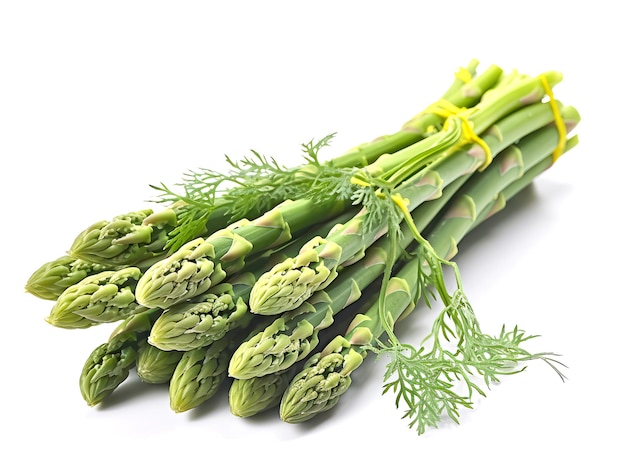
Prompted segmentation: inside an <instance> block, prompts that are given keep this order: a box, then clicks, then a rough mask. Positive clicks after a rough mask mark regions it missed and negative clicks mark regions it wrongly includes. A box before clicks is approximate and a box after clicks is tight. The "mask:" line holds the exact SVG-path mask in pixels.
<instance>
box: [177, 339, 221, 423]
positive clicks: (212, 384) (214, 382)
mask: <svg viewBox="0 0 626 471" xmlns="http://www.w3.org/2000/svg"><path fill="white" fill-rule="evenodd" d="M231 342H232V339H230V338H228V336H226V337H222V338H221V339H219V340H217V341H215V342H214V343H212V344H211V345H209V346H208V347H201V348H196V349H193V350H189V351H187V352H184V353H183V356H182V358H181V359H180V361H179V362H178V364H177V365H176V369H175V370H174V374H173V376H172V379H171V381H170V388H169V394H170V407H171V409H172V410H173V411H174V412H177V413H180V412H186V411H188V410H191V409H194V408H196V407H198V406H199V405H200V404H202V403H204V402H206V401H207V400H209V399H210V398H211V397H213V396H214V395H215V393H216V392H217V391H218V390H219V387H220V386H221V384H222V383H223V382H224V380H226V378H227V368H228V361H229V359H230V354H231V352H232V346H231Z"/></svg>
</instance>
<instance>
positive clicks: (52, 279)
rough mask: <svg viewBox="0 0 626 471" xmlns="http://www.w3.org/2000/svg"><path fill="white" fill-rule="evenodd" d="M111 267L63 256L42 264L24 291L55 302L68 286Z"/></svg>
mask: <svg viewBox="0 0 626 471" xmlns="http://www.w3.org/2000/svg"><path fill="white" fill-rule="evenodd" d="M111 268H113V267H111V266H109V265H102V264H99V263H92V262H87V261H85V260H80V259H77V258H75V257H72V256H70V255H63V256H61V257H59V258H56V259H55V260H52V261H50V262H46V263H44V264H43V265H42V266H41V267H39V268H38V269H37V270H36V271H35V272H33V274H32V275H31V276H30V278H29V279H28V281H27V282H26V291H27V292H28V293H30V294H32V295H34V296H37V297H38V298H41V299H46V300H51V301H56V300H57V298H58V297H59V296H60V295H61V293H63V291H65V290H66V289H67V288H69V287H70V286H72V285H74V284H76V283H78V282H79V281H81V280H83V279H85V278H87V277H88V276H90V275H94V274H96V273H100V272H103V271H107V270H111Z"/></svg>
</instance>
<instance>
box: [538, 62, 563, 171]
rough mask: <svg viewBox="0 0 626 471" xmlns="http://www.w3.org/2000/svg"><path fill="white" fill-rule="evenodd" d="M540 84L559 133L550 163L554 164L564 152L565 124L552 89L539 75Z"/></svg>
mask: <svg viewBox="0 0 626 471" xmlns="http://www.w3.org/2000/svg"><path fill="white" fill-rule="evenodd" d="M539 78H540V79H541V84H542V85H543V88H544V89H545V91H546V95H548V98H549V102H550V108H552V113H554V124H555V126H556V129H557V131H558V132H559V142H558V144H557V145H556V148H555V149H554V151H553V152H552V163H554V162H556V161H557V159H558V158H559V157H561V155H562V154H563V151H564V150H565V143H566V141H567V128H566V127H565V123H564V122H563V117H562V116H561V113H560V111H559V105H558V104H557V102H556V100H555V99H554V93H552V88H551V87H550V84H549V83H548V79H547V78H546V77H545V75H543V74H542V75H540V76H539Z"/></svg>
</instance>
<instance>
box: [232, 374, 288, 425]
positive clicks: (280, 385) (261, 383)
mask: <svg viewBox="0 0 626 471" xmlns="http://www.w3.org/2000/svg"><path fill="white" fill-rule="evenodd" d="M295 373H296V368H294V367H291V368H287V369H284V370H281V371H278V372H276V373H272V374H267V375H265V376H252V377H250V378H246V379H238V378H235V379H233V381H232V383H231V385H230V388H229V390H228V404H229V406H230V411H231V413H232V414H233V415H236V416H237V417H252V416H253V415H257V414H260V413H261V412H265V411H266V410H269V409H272V408H274V407H276V406H278V405H279V404H280V400H281V398H282V396H283V394H284V392H285V390H286V389H287V386H289V383H290V382H291V379H292V378H293V376H294V375H295Z"/></svg>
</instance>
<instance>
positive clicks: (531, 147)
mask: <svg viewBox="0 0 626 471" xmlns="http://www.w3.org/2000/svg"><path fill="white" fill-rule="evenodd" d="M564 112H565V111H564ZM567 114H568V116H569V122H570V128H571V127H572V126H571V124H572V123H573V122H575V121H577V119H576V113H575V110H573V109H570V110H569V111H567ZM558 139H559V133H558V131H557V130H556V129H555V128H554V127H552V126H547V127H545V128H544V129H541V130H539V131H536V132H535V133H532V134H530V135H529V136H527V137H526V138H524V139H523V140H522V141H520V142H519V144H518V145H514V146H511V147H509V148H508V149H506V150H505V151H503V152H502V153H501V155H498V156H497V157H496V162H495V165H494V166H491V167H490V168H488V169H487V170H486V171H485V172H484V173H482V174H478V175H476V176H474V177H472V178H470V180H469V181H468V183H467V184H466V185H465V186H464V188H463V189H462V190H461V193H460V194H459V195H458V196H455V197H454V199H453V202H452V204H451V205H450V207H449V209H448V210H447V212H446V213H445V215H444V216H443V217H442V218H441V220H439V221H438V223H437V224H436V225H435V226H434V227H433V228H432V230H431V233H430V236H429V238H428V242H429V244H430V245H431V247H432V249H433V250H434V251H435V252H436V253H437V254H441V256H442V257H445V258H446V259H448V260H449V259H450V258H452V257H453V256H454V255H455V254H456V252H457V251H456V247H457V243H458V241H460V240H461V239H462V238H463V237H464V236H465V235H466V234H467V233H468V232H469V231H470V230H471V229H472V228H473V227H476V224H477V220H476V217H477V215H479V214H482V215H483V216H485V215H487V214H491V211H493V209H494V204H493V202H494V200H497V199H498V198H500V197H502V196H504V197H512V196H514V194H515V192H516V191H518V190H519V188H522V187H524V186H526V185H528V184H529V183H530V182H531V181H532V179H533V178H535V177H536V175H537V172H533V171H528V172H525V170H526V169H533V168H534V167H535V166H537V167H538V169H539V171H541V170H545V168H547V167H548V166H549V165H550V163H551V162H552V155H551V153H552V151H553V150H554V148H555V147H556V145H557V143H558ZM565 150H566V151H567V150H569V148H566V149H565ZM546 162H547V163H546ZM520 173H521V175H520ZM509 187H510V188H512V191H508V192H507V190H506V189H507V188H509ZM499 207H501V206H499ZM423 264H424V258H422V257H419V256H415V257H413V258H411V259H410V260H409V261H408V262H407V263H406V264H405V265H404V266H403V267H402V268H401V269H400V270H399V271H398V273H397V275H396V276H395V277H393V278H391V279H390V280H389V282H388V283H387V285H386V289H385V292H384V297H383V298H382V299H384V303H383V309H382V310H381V304H380V303H374V304H373V305H372V307H371V308H370V309H368V310H367V311H366V313H365V314H358V315H357V316H355V317H354V320H353V322H352V323H351V325H350V327H349V328H348V329H347V332H346V334H345V335H344V336H337V337H336V338H335V339H333V340H332V341H331V342H329V344H328V345H327V346H326V347H325V348H324V349H323V350H322V351H321V352H320V353H318V354H315V355H313V356H312V357H310V358H309V359H308V360H307V362H306V363H305V365H304V367H303V369H302V370H301V371H300V372H299V373H298V374H297V375H296V376H295V377H294V378H293V380H292V382H291V384H290V386H289V387H288V389H287V390H286V392H285V394H284V396H283V398H282V400H281V404H280V415H281V418H282V419H283V420H284V421H286V422H290V423H298V422H303V421H307V420H309V419H311V418H312V417H314V416H315V415H317V414H318V413H321V412H324V411H327V410H329V409H330V408H332V407H334V406H335V405H336V404H337V402H338V400H339V398H340V397H341V395H342V394H344V393H345V392H346V391H347V389H348V388H349V386H350V384H351V374H352V372H353V371H354V370H355V369H356V368H358V367H359V366H360V365H361V363H362V361H363V359H364V358H365V356H366V355H367V352H368V351H370V350H372V349H376V344H377V342H379V338H380V337H381V336H382V335H383V334H385V333H390V332H389V328H390V327H391V326H393V325H394V324H395V323H396V322H397V321H398V320H399V319H401V318H403V317H404V316H406V315H407V314H408V313H410V312H412V311H413V310H414V307H415V302H416V300H417V297H418V295H419V293H420V286H421V280H420V277H421V276H423ZM434 275H435V276H434V278H432V279H431V280H432V282H433V283H435V284H436V285H437V290H438V292H439V293H440V294H441V295H442V298H449V296H448V294H447V291H446V289H445V286H442V283H443V279H442V278H443V277H442V275H441V274H437V273H435V274H434ZM446 301H447V302H446V306H447V308H446V310H444V311H443V314H442V315H449V314H450V313H451V312H452V311H453V310H457V311H458V315H459V320H458V321H456V322H455V327H456V328H457V329H458V331H457V338H460V339H463V342H466V344H467V345H466V347H467V348H466V350H464V351H463V354H464V355H466V356H469V357H471V360H476V359H477V358H478V357H479V356H480V353H479V354H476V352H472V351H471V349H472V348H473V347H474V346H477V348H484V349H485V351H484V352H482V354H483V355H484V358H487V357H489V358H490V359H491V360H492V361H493V363H494V364H498V363H497V361H498V360H499V359H500V360H502V362H501V363H500V364H499V365H500V366H502V368H501V369H496V371H493V370H482V371H481V368H480V366H476V365H477V364H478V363H477V362H473V363H471V362H470V366H469V367H468V369H467V370H462V371H460V372H459V370H458V369H456V370H455V368H457V367H458V363H459V362H460V361H461V360H460V358H459V356H458V352H457V354H453V355H452V356H450V357H449V358H444V359H443V361H441V358H434V360H437V362H432V363H429V361H431V360H433V358H430V357H428V356H427V355H426V356H424V355H422V352H423V349H422V350H420V351H419V352H418V351H416V350H413V355H414V357H415V358H418V360H417V361H413V362H412V365H413V368H414V369H413V370H412V373H413V379H414V380H415V381H418V383H416V384H413V385H411V388H412V390H413V391H414V390H416V389H417V388H419V387H423V388H428V387H432V388H433V389H434V390H435V392H437V391H438V390H440V389H443V390H444V391H445V392H450V396H449V397H448V398H447V399H448V400H449V402H445V399H442V398H439V400H438V401H436V402H437V404H438V405H437V408H436V410H433V405H432V401H431V403H430V404H421V403H419V397H418V398H416V399H415V401H416V402H417V404H415V403H413V404H410V406H411V409H410V411H409V412H408V413H407V416H409V417H411V418H413V422H411V425H414V424H415V423H418V431H419V432H420V433H423V431H424V428H425V426H426V425H436V423H437V421H438V420H439V417H440V416H441V414H442V413H443V412H444V409H445V408H446V407H447V412H448V414H449V415H450V416H451V418H453V419H455V420H456V419H457V418H458V415H457V408H458V406H459V405H463V406H469V405H470V402H468V400H466V399H465V398H462V397H460V396H458V395H455V394H454V393H452V392H451V391H450V388H451V386H450V383H449V381H450V379H451V377H453V376H454V375H457V376H456V377H457V378H459V377H463V378H467V375H468V373H470V372H471V371H470V370H471V369H472V368H474V369H475V370H477V371H478V372H481V373H484V374H485V377H486V378H487V380H489V379H491V380H494V379H495V377H496V375H497V374H498V373H502V372H503V371H506V366H505V365H504V363H505V360H506V361H513V362H518V361H524V360H526V359H531V358H543V359H545V357H543V355H534V356H533V355H530V354H528V352H526V351H525V350H522V349H520V348H519V343H520V342H521V341H523V340H526V339H527V338H528V337H524V336H523V335H520V334H519V332H518V331H514V332H512V333H504V331H503V333H502V334H501V336H500V337H499V338H491V337H488V336H485V335H484V334H482V332H481V331H480V329H479V327H478V323H477V321H476V320H475V317H474V316H473V313H471V309H468V305H467V304H466V303H465V302H464V301H463V299H462V298H461V299H460V300H455V301H457V302H458V303H459V305H458V306H456V307H451V306H452V305H453V304H454V303H453V302H452V301H453V300H452V299H446ZM463 316H465V317H463ZM464 323H466V324H464ZM437 328H439V329H441V331H440V332H439V333H438V334H436V335H435V336H437V335H439V334H443V335H450V334H454V332H453V330H451V328H450V327H448V326H447V325H444V324H443V323H442V321H441V319H439V320H438V321H437V322H436V323H435V328H434V330H435V329H437ZM464 329H465V330H464ZM470 335H471V336H473V339H477V343H476V344H475V345H473V344H472V340H468V339H469V338H470ZM485 340H486V341H485ZM395 358H396V363H397V356H396V357H395ZM422 358H423V359H424V361H423V363H422V364H420V363H419V361H421V360H422ZM446 361H447V362H448V363H445V362H446ZM435 363H436V364H435ZM445 367H447V368H448V370H447V371H448V373H446V372H445V371H446V370H445ZM398 369H399V367H398V365H397V364H394V362H392V364H391V366H388V372H387V374H386V377H385V380H390V378H391V375H392V374H393V373H394V372H397V371H398ZM407 369H408V368H407ZM442 371H443V373H442ZM404 373H406V371H404ZM441 374H444V375H446V374H447V376H445V377H444V378H443V379H441V378H440V375H441ZM419 381H422V382H421V383H420V382H419ZM427 381H430V384H431V386H429V385H428V384H427V383H426V382H427ZM468 385H469V386H470V388H475V385H474V384H473V383H471V382H469V380H468ZM386 387H387V388H388V389H386V390H389V388H394V387H398V388H400V387H401V386H399V383H398V382H395V383H394V382H390V383H388V384H387V385H386ZM386 390H385V391H386ZM478 391H480V390H478ZM404 392H405V393H406V391H404ZM432 392H433V391H432V390H429V391H428V392H427V393H432ZM401 394H402V392H401V393H399V395H398V401H399V398H400V396H401ZM406 394H407V395H405V396H403V397H407V396H411V392H409V393H406ZM424 394H426V393H424ZM416 396H419V394H416Z"/></svg>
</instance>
